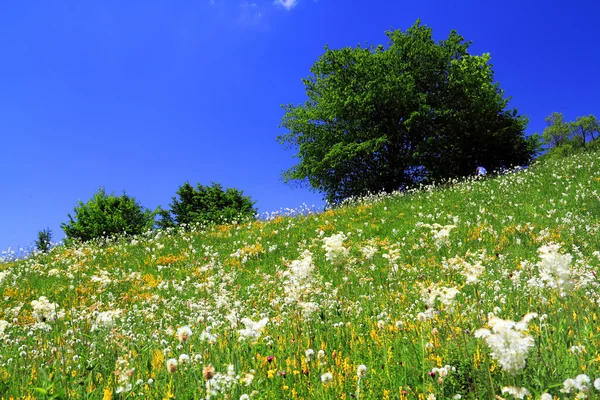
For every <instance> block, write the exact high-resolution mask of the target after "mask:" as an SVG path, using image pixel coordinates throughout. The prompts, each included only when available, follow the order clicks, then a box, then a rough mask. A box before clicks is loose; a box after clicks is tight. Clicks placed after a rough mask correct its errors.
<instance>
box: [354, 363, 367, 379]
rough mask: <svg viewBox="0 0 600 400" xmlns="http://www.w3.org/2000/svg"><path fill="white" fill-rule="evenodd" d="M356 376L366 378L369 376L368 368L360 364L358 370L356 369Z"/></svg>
mask: <svg viewBox="0 0 600 400" xmlns="http://www.w3.org/2000/svg"><path fill="white" fill-rule="evenodd" d="M356 375H357V376H358V378H359V379H360V378H364V377H365V376H366V375H367V366H366V365H364V364H360V365H359V366H358V368H356Z"/></svg>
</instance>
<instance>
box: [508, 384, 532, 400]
mask: <svg viewBox="0 0 600 400" xmlns="http://www.w3.org/2000/svg"><path fill="white" fill-rule="evenodd" d="M504 393H508V394H510V395H511V396H512V397H514V398H515V399H523V398H525V396H529V395H530V394H531V393H529V390H527V389H526V388H524V387H514V386H505V387H503V388H502V394H504Z"/></svg>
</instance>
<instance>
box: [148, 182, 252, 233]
mask: <svg viewBox="0 0 600 400" xmlns="http://www.w3.org/2000/svg"><path fill="white" fill-rule="evenodd" d="M177 196H179V198H177V197H173V203H172V204H171V205H170V207H171V209H170V210H169V211H167V210H161V211H160V212H159V215H160V217H161V219H160V220H159V222H158V225H159V226H160V227H163V228H168V227H174V226H177V225H181V224H192V223H223V222H229V221H232V220H235V219H246V218H255V216H256V210H255V209H254V204H255V203H256V202H255V201H252V200H251V199H250V197H248V196H244V195H243V192H242V191H241V190H237V189H233V188H227V189H226V190H223V187H222V186H221V185H219V184H217V183H213V184H212V186H202V185H200V184H197V185H196V188H194V187H193V186H192V185H190V184H189V183H188V182H186V183H185V184H184V185H183V186H181V187H180V188H179V190H177Z"/></svg>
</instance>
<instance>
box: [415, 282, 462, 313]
mask: <svg viewBox="0 0 600 400" xmlns="http://www.w3.org/2000/svg"><path fill="white" fill-rule="evenodd" d="M459 293H460V291H459V290H458V289H457V288H455V287H444V286H437V285H431V286H429V287H422V288H421V299H422V300H423V302H424V303H425V304H426V305H427V306H428V307H430V308H433V307H434V306H435V301H436V300H438V301H439V302H440V303H442V304H444V306H445V307H446V308H447V309H448V311H452V310H453V309H454V298H455V297H456V295H457V294H459Z"/></svg>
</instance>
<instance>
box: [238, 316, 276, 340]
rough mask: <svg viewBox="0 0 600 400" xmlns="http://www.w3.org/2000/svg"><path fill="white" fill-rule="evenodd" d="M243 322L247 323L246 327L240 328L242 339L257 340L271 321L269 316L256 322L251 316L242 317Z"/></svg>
mask: <svg viewBox="0 0 600 400" xmlns="http://www.w3.org/2000/svg"><path fill="white" fill-rule="evenodd" d="M242 322H243V323H244V325H246V328H245V329H240V330H238V334H239V335H240V340H246V339H250V340H257V339H258V338H259V337H260V335H261V333H262V330H263V329H264V328H265V326H266V325H267V323H268V322H269V318H263V319H261V320H260V321H258V322H254V321H252V320H251V319H250V318H242Z"/></svg>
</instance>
